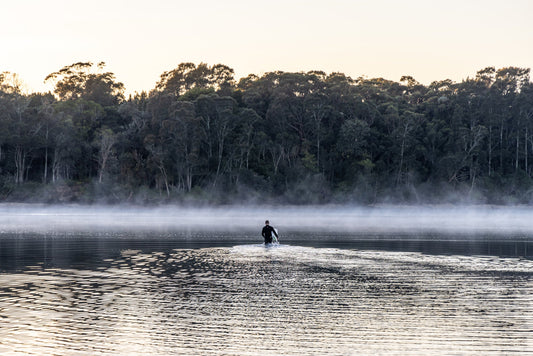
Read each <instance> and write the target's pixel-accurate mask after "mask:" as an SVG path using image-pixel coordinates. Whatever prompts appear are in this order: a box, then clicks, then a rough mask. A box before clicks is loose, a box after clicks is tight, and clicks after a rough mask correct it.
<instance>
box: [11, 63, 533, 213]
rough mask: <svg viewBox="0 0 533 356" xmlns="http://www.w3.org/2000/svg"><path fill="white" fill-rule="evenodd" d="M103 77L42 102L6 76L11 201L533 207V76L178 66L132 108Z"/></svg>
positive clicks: (80, 66) (509, 70)
mask: <svg viewBox="0 0 533 356" xmlns="http://www.w3.org/2000/svg"><path fill="white" fill-rule="evenodd" d="M104 68H105V63H103V62H101V63H98V64H96V65H95V64H94V63H92V62H78V63H74V64H71V65H69V66H65V67H63V68H61V69H60V70H58V71H57V72H54V73H51V74H49V75H48V76H47V77H46V79H45V80H46V81H50V82H53V83H54V84H55V89H54V91H53V93H44V94H43V93H30V94H24V93H22V91H21V81H20V79H19V78H18V76H17V75H16V74H12V73H8V72H3V73H1V74H0V129H1V130H0V199H3V200H9V201H21V200H25V201H26V200H27V201H45V202H68V201H79V202H88V203H89V202H96V201H99V202H107V203H116V202H137V203H147V202H148V203H159V202H209V203H231V202H250V203H257V202H268V203H272V204H274V203H277V202H281V203H295V204H304V203H362V204H376V203H384V202H417V203H439V202H446V203H450V202H452V203H459V202H475V203H516V204H517V203H525V204H529V203H531V202H532V201H533V189H531V188H532V183H533V181H532V178H531V177H532V174H533V172H532V167H533V164H532V162H531V161H532V159H531V157H532V154H531V153H533V84H532V83H531V81H530V76H529V74H530V70H529V69H527V68H518V67H506V68H500V69H496V68H494V67H488V68H484V69H481V70H479V71H478V72H477V73H476V74H475V76H474V77H472V78H466V79H464V80H463V81H461V82H458V83H456V82H453V81H451V80H440V81H434V82H432V83H431V84H429V85H423V84H421V83H419V82H418V81H417V80H416V79H415V78H413V77H411V76H408V75H405V76H402V77H401V78H400V80H399V81H398V82H395V81H391V80H386V79H383V78H363V77H360V78H356V79H352V78H350V77H348V76H346V75H345V74H343V73H331V74H327V73H324V72H322V71H310V72H281V71H275V72H269V73H265V74H263V75H261V76H258V75H254V74H251V75H249V76H247V77H245V78H242V79H240V80H239V81H238V82H237V81H236V80H235V78H234V71H233V69H232V68H230V67H228V66H226V65H223V64H216V65H212V66H209V65H207V64H205V63H200V64H198V65H196V64H194V63H181V64H179V65H178V66H177V67H176V68H175V69H173V70H169V71H166V72H164V73H162V74H161V77H160V80H159V81H158V82H157V84H156V85H155V87H154V88H153V89H152V90H150V91H149V92H143V93H138V94H136V95H133V96H130V98H128V99H126V98H125V97H124V89H125V88H124V85H123V84H122V83H121V82H118V81H117V80H116V78H115V75H114V74H113V73H111V72H107V71H105V70H104Z"/></svg>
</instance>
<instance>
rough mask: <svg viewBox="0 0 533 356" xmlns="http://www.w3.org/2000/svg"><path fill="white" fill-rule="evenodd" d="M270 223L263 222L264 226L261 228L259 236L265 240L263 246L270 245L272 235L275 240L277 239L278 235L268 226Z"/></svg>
mask: <svg viewBox="0 0 533 356" xmlns="http://www.w3.org/2000/svg"><path fill="white" fill-rule="evenodd" d="M269 224H270V223H269V222H268V220H267V221H265V226H263V231H261V235H263V238H264V239H265V245H266V244H271V243H272V233H274V235H276V238H278V233H277V232H276V230H274V228H273V227H272V226H270V225H269Z"/></svg>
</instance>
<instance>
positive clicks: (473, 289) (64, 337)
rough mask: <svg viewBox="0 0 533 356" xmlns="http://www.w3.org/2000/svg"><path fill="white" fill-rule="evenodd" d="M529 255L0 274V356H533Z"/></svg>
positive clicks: (193, 263) (197, 259)
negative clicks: (525, 257) (374, 355)
mask: <svg viewBox="0 0 533 356" xmlns="http://www.w3.org/2000/svg"><path fill="white" fill-rule="evenodd" d="M532 271H533V263H532V261H529V260H520V259H498V258H487V257H476V256H473V257H466V256H429V255H423V254H418V253H399V252H374V251H357V250H339V249H318V248H307V247H297V246H288V245H280V246H274V247H271V248H265V247H263V246H262V245H248V246H235V247H233V248H209V249H196V250H173V251H171V252H167V253H162V252H156V253H142V252H141V251H138V250H125V251H123V253H122V255H121V256H120V258H119V259H112V260H109V261H107V265H106V267H105V268H104V267H101V266H100V267H99V268H97V269H94V270H75V269H43V268H42V267H36V268H31V269H28V270H27V271H24V272H20V273H16V274H2V275H0V282H1V287H0V322H1V324H2V327H1V328H0V353H1V354H2V355H11V354H13V355H14V354H28V355H43V354H61V355H66V354H68V355H77V354H79V355H85V354H91V355H98V354H102V355H112V354H117V355H118V354H120V355H124V354H128V355H135V354H138V355H141V354H142V355H145V354H154V355H158V354H159V355H165V354H190V355H198V354H243V355H245V354H279V353H283V354H298V355H306V354H308V355H311V354H314V355H320V354H326V353H327V354H360V353H364V354H370V353H377V354H387V355H390V354H397V355H404V354H406V353H409V354H420V355H428V354H451V353H455V354H461V355H469V354H472V355H474V354H475V355H480V354H483V355H500V354H502V353H517V354H531V353H533V346H532V341H531V340H532V339H533V327H532V325H533V297H532V296H533V285H532V282H531V276H532Z"/></svg>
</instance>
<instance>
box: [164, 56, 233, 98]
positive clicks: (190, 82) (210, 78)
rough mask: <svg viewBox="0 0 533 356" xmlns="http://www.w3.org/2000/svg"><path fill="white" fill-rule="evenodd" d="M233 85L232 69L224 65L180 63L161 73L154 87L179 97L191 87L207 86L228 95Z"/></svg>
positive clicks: (206, 87) (202, 87)
mask: <svg viewBox="0 0 533 356" xmlns="http://www.w3.org/2000/svg"><path fill="white" fill-rule="evenodd" d="M234 86H235V79H234V71H233V69H232V68H230V67H228V66H226V65H223V64H215V65H213V66H208V65H207V64H205V63H200V64H199V65H196V64H194V63H181V64H179V65H178V66H177V67H176V68H175V69H173V70H170V71H166V72H164V73H163V74H161V77H160V80H159V81H158V82H157V84H156V88H155V89H156V91H159V92H162V93H168V94H173V95H174V96H176V97H179V96H181V95H183V94H185V93H187V92H188V91H190V90H192V89H208V88H212V89H214V90H215V91H220V92H221V94H222V95H228V94H229V93H230V91H231V90H232V88H233V87H234Z"/></svg>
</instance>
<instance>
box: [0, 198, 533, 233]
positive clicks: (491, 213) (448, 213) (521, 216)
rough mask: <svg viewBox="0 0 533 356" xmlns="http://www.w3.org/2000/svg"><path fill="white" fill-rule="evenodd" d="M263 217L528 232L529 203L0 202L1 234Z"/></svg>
mask: <svg viewBox="0 0 533 356" xmlns="http://www.w3.org/2000/svg"><path fill="white" fill-rule="evenodd" d="M265 219H269V220H270V221H271V224H272V225H274V226H275V227H277V228H278V229H281V231H283V232H290V231H315V232H331V231H335V232H346V233H358V234H364V233H411V234H412V233H427V232H437V233H466V234H468V233H474V234H476V233H490V234H510V233H512V234H524V235H530V234H533V209H531V208H529V207H490V206H485V207H454V206H449V207H447V206H445V207H432V206H427V207H416V206H397V207H349V206H326V207H324V206H302V207H300V206H281V207H272V206H270V207H251V206H242V207H239V206H220V207H205V208H196V207H191V208H188V207H174V206H165V207H153V208H142V207H133V206H118V207H98V206H46V205H16V204H14V205H10V204H5V205H0V233H9V232H37V233H47V232H68V231H99V230H100V231H102V230H103V231H172V230H176V231H177V230H179V231H182V230H184V229H189V230H204V231H255V230H257V229H258V228H260V227H261V226H262V224H263V223H264V220H265Z"/></svg>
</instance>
